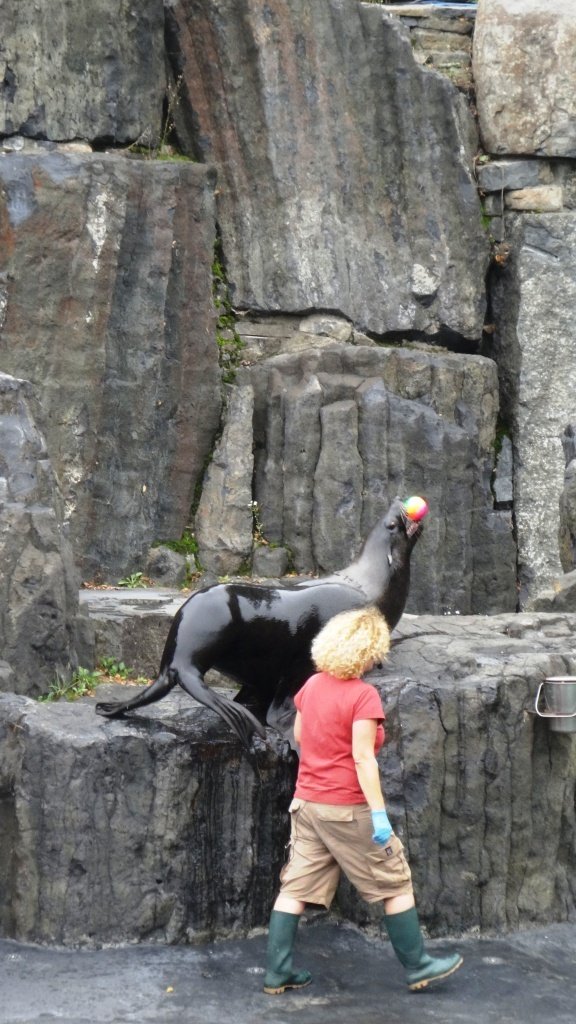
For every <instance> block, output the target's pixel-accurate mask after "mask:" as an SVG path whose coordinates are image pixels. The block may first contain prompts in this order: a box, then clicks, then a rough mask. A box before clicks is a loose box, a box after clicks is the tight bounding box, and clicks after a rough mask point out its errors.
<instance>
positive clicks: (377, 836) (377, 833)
mask: <svg viewBox="0 0 576 1024" xmlns="http://www.w3.org/2000/svg"><path fill="white" fill-rule="evenodd" d="M372 825H373V826H374V834H373V836H372V839H373V840H374V842H375V843H378V845H379V846H386V843H388V842H389V841H390V839H391V838H392V835H393V830H392V825H391V824H390V821H389V820H388V815H387V814H386V811H372Z"/></svg>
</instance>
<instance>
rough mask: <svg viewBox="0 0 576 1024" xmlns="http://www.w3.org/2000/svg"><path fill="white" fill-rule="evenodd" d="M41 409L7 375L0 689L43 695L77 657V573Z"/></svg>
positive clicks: (1, 461) (1, 467) (0, 458)
mask: <svg viewBox="0 0 576 1024" xmlns="http://www.w3.org/2000/svg"><path fill="white" fill-rule="evenodd" d="M37 414H38V406H37V403H36V400H35V395H34V389H33V388H32V386H31V384H29V383H28V382H26V381H22V380H16V379H15V378H13V377H9V376H8V375H7V374H4V373H0V565H1V566H2V573H1V574H0V651H1V653H2V662H1V663H0V667H1V671H0V690H12V691H14V692H15V693H25V694H30V695H37V694H39V693H42V692H45V691H46V690H47V689H48V687H49V685H50V683H52V682H54V681H55V680H56V677H57V675H58V674H60V675H62V676H64V677H66V676H68V675H69V674H70V669H71V666H73V665H75V662H76V651H75V625H76V618H77V615H78V578H77V574H76V571H75V568H74V562H73V559H72V551H71V547H70V543H69V541H68V540H67V537H66V530H65V528H64V523H63V509H62V498H61V495H60V492H59V489H58V484H57V481H56V478H55V475H54V472H53V469H52V465H51V462H50V459H49V457H48V452H47V450H46V444H45V441H44V438H43V436H42V434H41V433H40V431H39V430H38V427H37V425H36V419H37Z"/></svg>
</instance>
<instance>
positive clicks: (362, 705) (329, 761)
mask: <svg viewBox="0 0 576 1024" xmlns="http://www.w3.org/2000/svg"><path fill="white" fill-rule="evenodd" d="M294 703H295V705H296V708H297V710H298V711H300V713H301V715H302V736H301V741H300V767H299V769H298V779H297V781H296V790H295V792H294V796H296V797H299V798H300V799H301V800H311V801H312V802H313V803H320V804H363V803H365V802H366V797H365V796H364V793H363V792H362V789H361V788H360V783H359V782H358V776H357V774H356V766H355V764H354V759H353V757H352V723H353V722H356V721H359V720H360V719H367V718H375V719H377V721H378V723H379V724H378V728H377V731H376V743H375V746H374V753H375V754H377V753H378V751H379V750H380V747H381V746H382V744H383V742H384V727H383V725H382V722H383V720H384V718H385V715H384V711H383V708H382V701H381V700H380V695H379V693H378V691H377V690H376V689H375V688H374V687H373V686H371V685H370V683H365V682H364V681H363V680H362V679H336V677H335V676H331V675H329V674H328V673H327V672H318V673H317V674H316V675H314V676H311V677H310V679H309V680H308V682H306V683H304V686H303V687H302V689H301V690H299V691H298V693H297V694H296V696H295V698H294Z"/></svg>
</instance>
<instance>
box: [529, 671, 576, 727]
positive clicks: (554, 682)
mask: <svg viewBox="0 0 576 1024" xmlns="http://www.w3.org/2000/svg"><path fill="white" fill-rule="evenodd" d="M542 696H543V697H544V703H545V706H546V710H545V711H541V710H540V702H541V697H542ZM534 710H535V712H536V714H537V715H538V716H539V717H540V718H547V719H548V721H549V723H550V728H551V729H552V730H553V731H554V732H576V676H549V677H548V679H545V680H544V682H543V683H540V686H539V687H538V693H537V694H536V701H535V703H534Z"/></svg>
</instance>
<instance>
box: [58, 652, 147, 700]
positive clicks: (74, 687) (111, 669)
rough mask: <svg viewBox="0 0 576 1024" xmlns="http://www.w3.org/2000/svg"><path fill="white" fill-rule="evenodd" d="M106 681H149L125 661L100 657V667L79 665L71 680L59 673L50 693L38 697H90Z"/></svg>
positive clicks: (67, 698)
mask: <svg viewBox="0 0 576 1024" xmlns="http://www.w3.org/2000/svg"><path fill="white" fill-rule="evenodd" d="M104 682H114V683H119V682H122V683H123V682H131V683H139V684H143V683H149V682H150V680H149V679H146V678H145V676H137V675H135V673H134V669H132V668H127V667H126V665H125V664H124V662H123V661H117V660H116V658H100V660H99V662H98V668H95V669H89V668H82V667H79V668H77V669H75V670H74V672H73V673H72V676H71V678H70V679H69V680H66V679H63V678H62V676H61V675H59V674H57V676H56V679H55V680H54V682H53V683H51V684H50V687H49V689H48V693H45V694H43V695H42V696H41V697H38V700H39V701H40V703H45V702H46V701H56V700H62V699H64V700H76V699H77V698H78V697H90V696H91V695H92V694H93V693H94V690H95V689H96V687H97V686H100V684H101V683H104Z"/></svg>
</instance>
